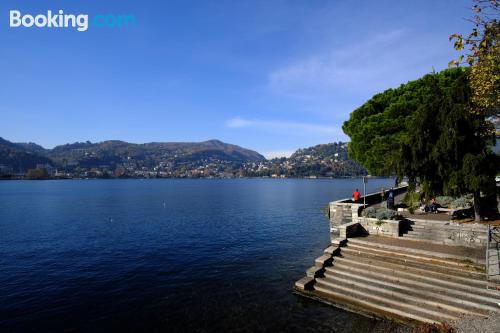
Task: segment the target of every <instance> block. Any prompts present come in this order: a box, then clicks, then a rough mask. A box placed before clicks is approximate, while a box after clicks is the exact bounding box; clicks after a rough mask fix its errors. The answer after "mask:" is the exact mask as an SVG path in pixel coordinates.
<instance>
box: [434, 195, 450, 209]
mask: <svg viewBox="0 0 500 333" xmlns="http://www.w3.org/2000/svg"><path fill="white" fill-rule="evenodd" d="M453 200H455V199H454V198H453V197H450V196H447V195H441V196H437V197H436V202H437V204H438V205H440V206H441V207H450V205H451V203H452V202H453Z"/></svg>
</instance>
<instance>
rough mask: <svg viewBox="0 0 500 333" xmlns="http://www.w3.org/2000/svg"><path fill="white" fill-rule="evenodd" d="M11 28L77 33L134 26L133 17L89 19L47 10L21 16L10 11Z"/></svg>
mask: <svg viewBox="0 0 500 333" xmlns="http://www.w3.org/2000/svg"><path fill="white" fill-rule="evenodd" d="M9 18H10V20H9V22H10V27H11V28H20V27H24V28H32V27H36V28H76V30H77V31H87V30H88V29H89V27H95V28H126V27H130V26H135V24H136V20H135V16H134V15H116V14H104V15H103V14H97V15H94V16H92V17H90V19H89V15H87V14H78V15H74V14H65V13H64V11H63V10H62V9H60V10H59V11H58V12H57V13H53V12H52V11H50V10H48V11H47V14H37V15H31V14H22V13H21V11H19V10H11V11H10V17H9Z"/></svg>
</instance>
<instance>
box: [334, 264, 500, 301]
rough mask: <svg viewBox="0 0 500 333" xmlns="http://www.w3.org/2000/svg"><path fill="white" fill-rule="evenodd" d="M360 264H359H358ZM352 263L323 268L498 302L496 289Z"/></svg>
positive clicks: (499, 299) (498, 296) (498, 297)
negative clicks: (386, 271)
mask: <svg viewBox="0 0 500 333" xmlns="http://www.w3.org/2000/svg"><path fill="white" fill-rule="evenodd" d="M358 266H361V265H358ZM358 266H356V267H355V266H353V265H350V266H348V265H344V266H342V265H337V266H333V267H327V268H326V270H325V274H326V273H330V272H332V273H333V272H334V270H333V269H340V270H347V271H351V272H355V273H357V274H364V275H371V276H372V277H373V278H377V279H379V280H384V281H390V282H393V283H395V282H398V283H404V284H408V285H415V286H419V287H422V288H427V289H430V290H439V291H443V292H447V293H450V294H455V295H456V294H459V295H462V297H468V298H470V299H475V300H477V301H481V302H487V303H492V305H493V304H498V303H499V302H500V294H499V292H498V291H497V290H490V289H486V287H485V288H479V287H473V286H470V285H463V284H460V283H456V282H450V281H443V280H441V279H436V278H432V277H428V276H421V275H419V274H413V273H406V272H398V273H397V274H394V273H392V274H391V273H390V272H389V274H387V273H381V272H378V271H373V270H369V268H370V267H364V268H361V267H358Z"/></svg>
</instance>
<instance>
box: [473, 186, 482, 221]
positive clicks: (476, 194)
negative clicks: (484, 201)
mask: <svg viewBox="0 0 500 333" xmlns="http://www.w3.org/2000/svg"><path fill="white" fill-rule="evenodd" d="M480 200H481V192H480V191H479V190H477V191H475V192H474V221H476V222H479V221H481V202H480Z"/></svg>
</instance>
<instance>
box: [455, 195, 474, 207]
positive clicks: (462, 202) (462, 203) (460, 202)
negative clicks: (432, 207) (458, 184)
mask: <svg viewBox="0 0 500 333" xmlns="http://www.w3.org/2000/svg"><path fill="white" fill-rule="evenodd" d="M469 207H472V202H471V200H470V199H468V198H467V196H463V197H460V198H458V199H455V200H453V202H452V203H451V208H469Z"/></svg>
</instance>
